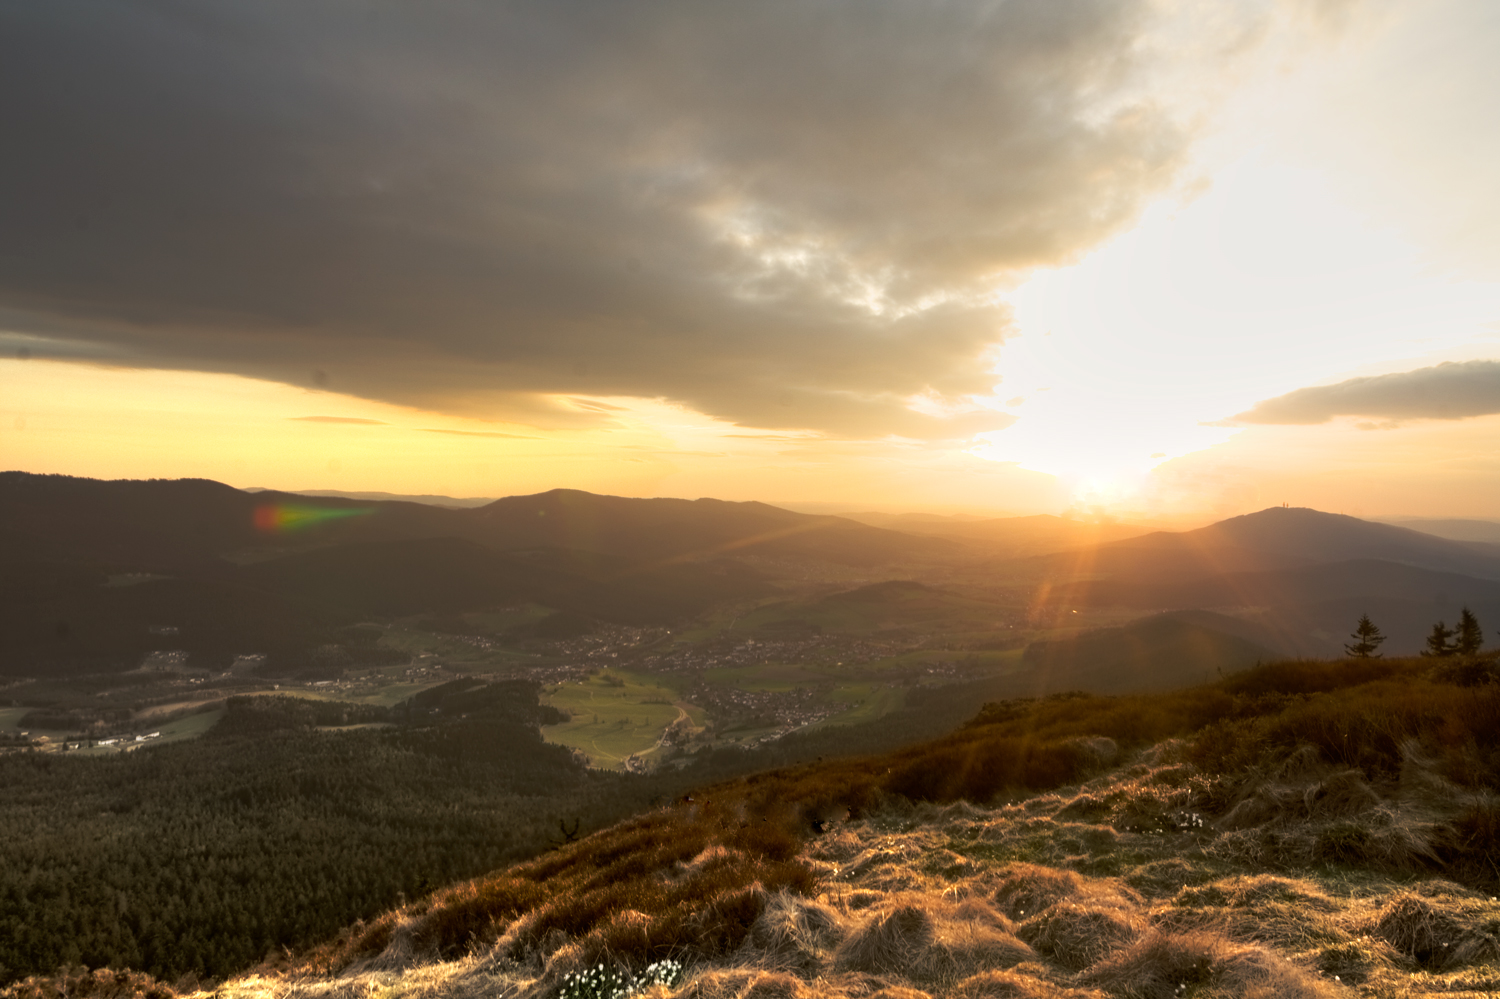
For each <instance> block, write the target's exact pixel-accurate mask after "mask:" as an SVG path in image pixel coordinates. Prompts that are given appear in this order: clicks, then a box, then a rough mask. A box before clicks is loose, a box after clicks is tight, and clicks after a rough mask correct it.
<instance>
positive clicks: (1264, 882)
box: [1175, 874, 1338, 912]
mask: <svg viewBox="0 0 1500 999" xmlns="http://www.w3.org/2000/svg"><path fill="white" fill-rule="evenodd" d="M1266 902H1288V903H1291V904H1294V905H1297V906H1301V907H1304V908H1307V909H1310V910H1313V911H1315V912H1333V911H1334V910H1335V909H1337V908H1338V906H1337V904H1336V903H1335V902H1334V901H1333V899H1332V898H1330V897H1329V895H1328V893H1327V892H1325V891H1323V889H1321V888H1319V887H1318V886H1317V885H1315V884H1313V883H1312V882H1311V881H1308V880H1306V879H1304V878H1285V877H1280V876H1278V875H1275V874H1248V875H1246V874H1241V875H1236V876H1235V877H1231V878H1222V879H1220V880H1218V881H1215V882H1213V883H1211V884H1206V885H1203V886H1201V887H1197V888H1184V889H1183V890H1182V891H1181V892H1180V893H1178V895H1177V898H1176V899H1175V904H1177V905H1188V906H1211V907H1214V908H1245V907H1249V906H1255V905H1261V904H1264V903H1266Z"/></svg>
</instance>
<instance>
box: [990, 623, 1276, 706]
mask: <svg viewBox="0 0 1500 999" xmlns="http://www.w3.org/2000/svg"><path fill="white" fill-rule="evenodd" d="M1255 638H1263V639H1266V640H1267V643H1266V644H1263V643H1262V642H1258V641H1256V640H1255ZM1272 640H1273V639H1272V636H1270V635H1269V634H1268V633H1266V632H1265V631H1264V629H1261V628H1259V627H1257V626H1255V625H1253V624H1247V623H1246V622H1244V621H1240V620H1237V619H1235V618H1230V617H1226V616H1224V615H1222V614H1212V613H1209V612H1206V611H1178V612H1174V613H1167V614H1157V615H1154V616H1152V617H1148V618H1142V619H1141V620H1139V621H1132V622H1131V623H1129V624H1127V625H1124V626H1123V627H1119V628H1100V629H1097V630H1094V631H1086V632H1084V633H1082V634H1080V635H1077V636H1075V637H1073V638H1065V639H1060V640H1056V641H1048V642H1033V643H1032V644H1031V645H1030V646H1028V647H1027V649H1026V653H1025V656H1024V657H1023V659H1022V662H1023V664H1024V666H1025V668H1026V670H1027V675H1026V677H1025V679H1024V680H1023V681H1019V683H1020V684H1021V685H1023V686H1024V690H1023V691H1018V693H1024V694H1027V695H1031V696H1040V695H1043V694H1055V693H1059V692H1062V691H1067V690H1087V691H1090V692H1092V693H1099V694H1124V693H1141V692H1147V691H1160V690H1172V689H1175V688H1178V687H1187V686H1192V685H1193V684H1198V683H1210V682H1212V681H1213V680H1215V679H1217V677H1218V676H1219V675H1221V674H1223V673H1231V672H1235V671H1237V670H1241V669H1244V668H1246V667H1248V666H1253V665H1255V664H1256V663H1257V662H1270V661H1272V660H1274V659H1278V658H1280V656H1279V655H1278V654H1277V653H1276V652H1275V651H1273V650H1272V648H1271V647H1270V645H1269V641H1272Z"/></svg>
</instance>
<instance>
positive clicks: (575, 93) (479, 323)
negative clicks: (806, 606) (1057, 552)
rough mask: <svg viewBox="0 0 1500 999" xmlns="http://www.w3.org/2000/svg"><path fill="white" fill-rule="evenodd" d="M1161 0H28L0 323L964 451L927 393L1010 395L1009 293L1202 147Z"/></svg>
mask: <svg viewBox="0 0 1500 999" xmlns="http://www.w3.org/2000/svg"><path fill="white" fill-rule="evenodd" d="M1153 6H1154V5H1152V4H1150V3H1148V2H1147V0H1077V2H1070V3H1056V2H1054V0H1030V2H999V0H967V2H964V0H947V2H936V3H921V4H913V3H908V2H904V0H826V2H820V3H816V4H807V3H800V2H797V3H792V2H781V3H776V2H771V3H764V4H735V5H709V4H702V3H698V2H688V0H655V2H646V3H639V4H629V5H625V4H597V3H583V2H572V0H520V2H514V3H504V4H501V3H493V4H481V3H473V2H468V0H426V2H424V3H421V4H411V3H398V2H395V0H386V2H381V0H368V2H364V3H360V4H346V3H338V2H334V0H262V2H257V3H254V4H246V3H238V2H232V0H198V2H186V0H48V2H47V3H36V4H25V3H10V4H5V5H3V6H0V135H3V136H4V141H5V149H6V153H5V155H4V156H3V157H0V309H4V310H6V312H7V314H8V316H14V317H20V318H19V319H18V320H17V321H16V322H13V323H11V324H10V325H11V327H12V328H14V329H17V330H19V331H21V332H28V333H34V334H46V335H49V336H59V337H66V338H69V339H70V342H88V343H95V344H99V345H100V348H99V349H100V350H101V351H112V352H114V354H115V355H116V358H117V359H116V363H122V362H120V361H119V360H118V357H127V358H128V359H129V362H130V363H133V364H138V365H141V366H157V367H175V368H186V369H195V370H210V371H230V372H235V373H241V374H247V375H252V376H256V377H266V378H273V379H277V380H281V381H286V382H291V383H295V384H308V383H309V381H308V379H309V373H310V372H312V371H315V370H316V371H319V372H326V373H327V387H328V388H329V389H332V390H336V391H343V392H351V393H355V394H359V395H364V396H367V397H371V398H379V399H384V400H390V401H394V402H401V403H408V404H416V405H424V406H435V407H439V408H444V409H447V410H449V411H455V412H457V411H463V412H468V413H471V414H480V415H493V416H505V417H507V418H527V419H532V418H533V417H535V419H534V420H533V422H539V423H548V424H555V425H566V424H568V423H569V421H573V422H576V421H578V420H580V419H599V418H601V417H599V415H598V414H595V415H594V416H592V417H590V416H588V414H577V413H573V414H569V413H565V412H562V411H561V408H560V407H552V408H548V406H547V405H546V404H545V403H543V402H537V401H535V398H534V396H535V394H537V393H560V394H586V395H592V396H610V395H627V396H638V397H650V398H668V399H673V400H676V401H679V402H683V403H686V404H688V405H691V406H694V407H696V408H698V409H700V410H702V411H704V412H707V413H710V414H712V415H716V416H720V417H723V418H726V419H729V420H733V421H737V422H740V423H742V424H746V425H753V426H760V427H770V428H789V427H809V428H814V429H818V430H824V431H828V432H834V433H842V434H850V435H865V436H870V435H879V434H887V433H894V434H901V435H905V436H912V437H934V436H956V435H961V434H965V433H971V432H973V429H975V428H978V429H985V428H988V427H993V426H996V425H998V423H999V422H1001V421H1003V420H1004V417H1003V416H1001V415H1000V414H990V415H989V416H988V417H984V416H983V414H980V415H977V416H971V417H968V418H965V419H962V420H957V421H949V420H941V419H936V418H933V417H927V416H922V415H920V414H916V413H913V412H910V411H909V410H907V409H906V408H905V407H904V405H903V403H902V400H903V399H905V398H906V397H908V396H910V395H913V394H916V393H921V392H933V393H937V394H939V395H943V396H947V397H950V398H956V397H961V396H962V395H964V394H966V393H972V392H980V391H986V390H988V389H989V388H990V387H991V382H992V381H993V378H992V376H989V375H988V374H987V373H986V371H987V367H988V365H987V363H986V362H985V357H986V352H987V351H988V350H990V349H992V348H993V345H994V344H995V343H996V342H997V341H998V340H1000V339H1001V338H1002V336H1003V334H1004V332H1005V330H1006V328H1007V324H1008V322H1009V317H1008V316H1007V314H1006V313H1005V312H1004V311H1003V310H1001V309H999V308H997V307H996V306H994V305H993V303H992V302H991V301H990V300H989V298H988V296H987V290H988V287H989V285H990V283H991V282H992V281H993V280H994V278H995V276H996V275H998V274H1003V273H1005V272H1007V271H1014V270H1015V269H1016V268H1023V267H1027V266H1031V265H1036V264H1050V263H1057V262H1061V261H1063V260H1066V259H1068V258H1069V257H1071V256H1073V255H1076V254H1077V253H1079V252H1081V251H1082V250H1085V249H1087V248H1088V247H1090V246H1092V245H1094V244H1096V243H1097V242H1098V241H1099V240H1100V239H1101V238H1103V237H1105V236H1107V235H1109V234H1110V233H1112V232H1114V231H1116V230H1118V229H1119V228H1120V227H1121V226H1122V225H1123V224H1125V223H1127V222H1128V221H1130V220H1131V219H1132V218H1133V217H1134V214H1135V213H1136V212H1137V210H1138V209H1139V207H1140V206H1141V204H1142V201H1143V199H1144V198H1146V197H1148V196H1150V195H1152V194H1154V193H1155V192H1157V191H1159V190H1161V189H1162V188H1163V187H1164V186H1166V185H1168V184H1170V183H1171V182H1172V181H1173V178H1174V175H1175V172H1176V170H1177V168H1178V167H1179V165H1180V163H1181V161H1182V158H1183V156H1184V154H1185V152H1186V150H1187V148H1188V145H1189V142H1190V140H1191V135H1190V134H1189V132H1188V131H1185V130H1184V129H1182V128H1181V127H1179V126H1178V125H1177V124H1176V123H1175V122H1174V120H1173V118H1172V116H1171V115H1169V114H1168V113H1167V112H1166V111H1164V110H1163V109H1162V108H1161V107H1160V106H1159V105H1158V104H1157V103H1155V102H1153V101H1152V100H1150V99H1149V98H1148V97H1144V96H1140V97H1131V96H1129V95H1131V94H1135V93H1139V92H1141V90H1140V81H1141V78H1142V74H1143V73H1145V72H1146V71H1147V70H1149V67H1145V66H1142V65H1139V64H1138V63H1137V62H1136V61H1135V60H1136V59H1137V58H1138V57H1137V55H1136V53H1137V52H1139V51H1140V48H1141V47H1140V45H1139V44H1138V43H1139V42H1140V40H1141V39H1142V38H1143V37H1144V36H1146V35H1147V34H1148V33H1149V32H1150V31H1151V30H1152V21H1151V17H1152V16H1153V15H1152V10H1153ZM319 384H322V382H321V381H320V382H319ZM528 414H530V415H528ZM537 414H540V415H537ZM986 419H987V420H988V422H986Z"/></svg>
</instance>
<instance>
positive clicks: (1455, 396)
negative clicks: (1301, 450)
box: [1231, 361, 1500, 429]
mask: <svg viewBox="0 0 1500 999" xmlns="http://www.w3.org/2000/svg"><path fill="white" fill-rule="evenodd" d="M1490 413H1500V361H1464V362H1461V363H1460V362H1454V361H1449V362H1446V363H1443V364H1439V365H1436V366H1435V367H1431V368H1418V369H1417V370H1415V371H1403V372H1400V373H1398V374H1393V375H1375V376H1373V377H1369V378H1351V379H1349V380H1348V381H1344V382H1339V383H1338V384H1337V385H1319V386H1315V387H1313V388H1304V389H1297V390H1296V391H1295V392H1288V393H1287V394H1286V395H1282V396H1277V397H1276V398H1275V399H1267V400H1266V401H1264V402H1258V403H1256V404H1255V406H1254V407H1253V408H1251V409H1250V410H1249V411H1247V412H1244V413H1241V414H1239V415H1238V416H1236V417H1233V418H1232V421H1231V422H1237V423H1327V422H1328V421H1329V420H1331V419H1333V418H1334V417H1335V416H1371V417H1384V418H1386V419H1387V420H1422V419H1426V420H1462V419H1464V418H1466V417H1470V416H1486V415H1488V414H1490ZM1360 426H1361V428H1362V429H1388V428H1390V427H1391V426H1392V424H1390V423H1385V424H1361V425H1360Z"/></svg>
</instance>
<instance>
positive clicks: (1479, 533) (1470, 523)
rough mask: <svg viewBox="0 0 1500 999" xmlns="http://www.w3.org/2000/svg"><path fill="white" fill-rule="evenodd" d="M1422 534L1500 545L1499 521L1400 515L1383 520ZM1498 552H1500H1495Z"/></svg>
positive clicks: (1452, 539)
mask: <svg viewBox="0 0 1500 999" xmlns="http://www.w3.org/2000/svg"><path fill="white" fill-rule="evenodd" d="M1381 523H1384V524H1394V525H1395V526H1397V527H1405V528H1407V529H1408V530H1412V531H1421V532H1422V533H1423V534H1432V535H1435V536H1437V537H1439V538H1447V539H1448V540H1450V541H1471V542H1473V541H1477V542H1480V543H1482V544H1491V545H1500V521H1495V520H1460V519H1456V518H1446V519H1427V518H1422V517H1400V518H1392V519H1390V520H1383V521H1381ZM1497 554H1500V552H1497Z"/></svg>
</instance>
